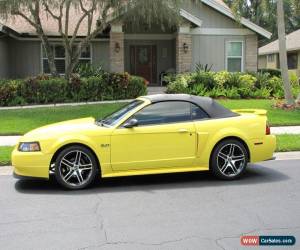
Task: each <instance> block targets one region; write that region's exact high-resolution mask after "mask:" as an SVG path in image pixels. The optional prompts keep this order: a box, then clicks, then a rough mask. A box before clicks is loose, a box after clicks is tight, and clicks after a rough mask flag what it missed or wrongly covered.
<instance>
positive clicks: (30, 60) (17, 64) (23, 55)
mask: <svg viewBox="0 0 300 250" xmlns="http://www.w3.org/2000/svg"><path fill="white" fill-rule="evenodd" d="M9 57H10V64H9V65H10V77H12V78H21V77H22V78H23V77H28V76H35V75H38V74H40V73H41V43H40V42H39V41H18V40H14V39H10V41H9Z"/></svg>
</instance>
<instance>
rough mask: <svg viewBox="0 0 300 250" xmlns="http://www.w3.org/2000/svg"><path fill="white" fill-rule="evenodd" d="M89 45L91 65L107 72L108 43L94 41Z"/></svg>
mask: <svg viewBox="0 0 300 250" xmlns="http://www.w3.org/2000/svg"><path fill="white" fill-rule="evenodd" d="M91 45H92V63H93V65H95V66H99V65H101V66H102V67H103V69H104V70H109V41H94V42H92V44H91Z"/></svg>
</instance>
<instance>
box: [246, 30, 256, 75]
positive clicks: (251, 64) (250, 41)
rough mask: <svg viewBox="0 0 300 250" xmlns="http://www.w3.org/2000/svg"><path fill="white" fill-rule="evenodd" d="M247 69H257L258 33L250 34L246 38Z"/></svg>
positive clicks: (253, 70)
mask: <svg viewBox="0 0 300 250" xmlns="http://www.w3.org/2000/svg"><path fill="white" fill-rule="evenodd" d="M245 40H246V41H245V44H246V49H245V54H246V55H245V71H250V72H256V71H257V63H258V61H257V54H258V42H257V35H248V36H246V39H245Z"/></svg>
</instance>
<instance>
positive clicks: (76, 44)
mask: <svg viewBox="0 0 300 250" xmlns="http://www.w3.org/2000/svg"><path fill="white" fill-rule="evenodd" d="M180 3H181V1H180V0H164V1H161V0H127V1H122V0H1V1H0V15H1V17H2V18H5V19H7V18H11V17H12V16H19V17H22V18H23V19H24V21H26V22H27V23H29V24H30V25H31V26H32V27H34V29H35V31H36V33H37V35H38V37H39V38H40V39H41V41H42V44H43V46H44V49H45V53H46V55H47V58H48V61H49V68H50V71H51V74H52V75H54V76H56V75H58V74H57V70H56V66H55V62H54V55H53V51H52V49H51V43H50V42H49V38H48V35H47V34H46V33H45V27H43V22H42V18H41V16H42V15H43V14H44V13H46V14H47V17H48V18H52V19H54V20H55V21H56V24H57V31H58V33H59V34H60V36H61V37H62V41H63V45H64V47H65V52H66V59H67V68H66V74H65V75H66V78H69V77H70V74H71V73H72V72H73V70H74V68H75V67H76V65H77V64H78V62H79V57H80V54H81V50H82V48H84V47H85V46H87V45H88V44H89V43H90V42H91V40H92V39H93V38H95V37H96V36H97V35H99V34H101V33H103V31H104V30H105V29H107V28H108V27H109V25H110V24H111V23H113V22H117V21H118V20H119V19H124V20H127V21H129V22H130V23H131V24H132V25H140V24H141V23H143V25H147V26H151V25H152V24H161V25H162V26H171V25H176V23H177V22H178V21H179V6H180ZM74 10H75V11H76V13H75V14H76V15H77V16H76V18H74V16H73V15H74ZM74 22H75V23H74ZM83 25H86V34H85V36H84V37H83V38H82V39H78V31H79V30H80V28H81V27H82V26H83ZM71 26H72V27H74V28H73V29H72V30H71V28H70V27H71ZM162 28H164V27H162Z"/></svg>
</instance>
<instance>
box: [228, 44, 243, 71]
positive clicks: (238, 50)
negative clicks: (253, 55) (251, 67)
mask: <svg viewBox="0 0 300 250" xmlns="http://www.w3.org/2000/svg"><path fill="white" fill-rule="evenodd" d="M243 47H244V46H243V41H228V42H227V44H226V69H227V70H228V71H229V72H241V71H243V69H244V67H243V64H244V60H243V55H244V53H243Z"/></svg>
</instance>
